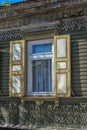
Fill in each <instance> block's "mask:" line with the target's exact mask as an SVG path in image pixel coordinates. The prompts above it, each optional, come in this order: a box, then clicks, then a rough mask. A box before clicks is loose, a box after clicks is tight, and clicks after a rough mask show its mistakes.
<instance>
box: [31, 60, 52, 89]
mask: <svg viewBox="0 0 87 130" xmlns="http://www.w3.org/2000/svg"><path fill="white" fill-rule="evenodd" d="M32 71H33V72H32V85H33V87H32V92H52V60H51V59H46V60H36V61H35V60H34V61H32Z"/></svg>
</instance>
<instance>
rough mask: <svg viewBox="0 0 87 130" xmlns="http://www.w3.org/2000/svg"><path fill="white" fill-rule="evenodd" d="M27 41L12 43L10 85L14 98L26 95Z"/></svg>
mask: <svg viewBox="0 0 87 130" xmlns="http://www.w3.org/2000/svg"><path fill="white" fill-rule="evenodd" d="M25 60H26V59H25V41H24V40H17V41H11V42H10V84H9V93H10V96H12V97H22V96H24V93H25V88H24V86H25V80H26V79H25V64H26V62H25Z"/></svg>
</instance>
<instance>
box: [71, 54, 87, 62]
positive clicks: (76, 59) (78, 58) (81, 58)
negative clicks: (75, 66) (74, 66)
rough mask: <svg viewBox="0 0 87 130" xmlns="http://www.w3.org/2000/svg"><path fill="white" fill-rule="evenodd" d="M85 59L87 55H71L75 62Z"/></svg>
mask: <svg viewBox="0 0 87 130" xmlns="http://www.w3.org/2000/svg"><path fill="white" fill-rule="evenodd" d="M83 60H87V57H84V56H83V57H79V56H77V55H75V56H73V55H72V56H71V61H72V62H75V61H83Z"/></svg>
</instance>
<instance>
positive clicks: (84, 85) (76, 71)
mask: <svg viewBox="0 0 87 130" xmlns="http://www.w3.org/2000/svg"><path fill="white" fill-rule="evenodd" d="M71 83H72V92H73V95H74V96H87V32H86V31H85V32H78V33H72V34H71Z"/></svg>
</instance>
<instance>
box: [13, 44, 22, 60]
mask: <svg viewBox="0 0 87 130" xmlns="http://www.w3.org/2000/svg"><path fill="white" fill-rule="evenodd" d="M18 60H21V44H14V45H13V61H18Z"/></svg>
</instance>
